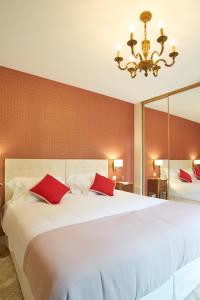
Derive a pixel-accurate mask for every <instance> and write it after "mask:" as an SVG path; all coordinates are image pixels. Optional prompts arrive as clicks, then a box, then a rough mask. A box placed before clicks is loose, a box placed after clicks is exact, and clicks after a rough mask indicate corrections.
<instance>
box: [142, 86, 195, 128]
mask: <svg viewBox="0 0 200 300" xmlns="http://www.w3.org/2000/svg"><path fill="white" fill-rule="evenodd" d="M146 107H149V108H152V109H156V110H159V111H163V112H167V111H168V103H167V99H162V100H159V101H155V102H151V103H148V104H147V105H146ZM169 112H170V114H172V115H175V116H179V117H182V118H184V119H187V120H190V121H194V122H197V123H200V88H194V89H192V90H189V91H186V92H184V93H180V94H176V95H173V96H171V97H169Z"/></svg>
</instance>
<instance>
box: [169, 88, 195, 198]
mask: <svg viewBox="0 0 200 300" xmlns="http://www.w3.org/2000/svg"><path fill="white" fill-rule="evenodd" d="M169 113H170V122H169V124H170V127H169V128H170V137H169V140H170V156H169V159H170V161H169V199H172V200H180V201H188V200H192V201H199V203H200V180H199V179H200V178H199V179H198V176H196V174H195V170H196V169H197V168H198V160H199V159H200V139H199V138H200V88H194V89H191V90H188V91H186V92H183V93H179V94H176V95H173V96H171V97H170V98H169ZM199 167H200V166H199Z"/></svg>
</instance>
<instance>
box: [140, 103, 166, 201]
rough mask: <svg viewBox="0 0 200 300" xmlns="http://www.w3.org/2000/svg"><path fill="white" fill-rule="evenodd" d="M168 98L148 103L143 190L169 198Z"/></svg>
mask: <svg viewBox="0 0 200 300" xmlns="http://www.w3.org/2000/svg"><path fill="white" fill-rule="evenodd" d="M168 104H169V103H168V98H165V99H161V100H159V101H156V102H151V103H147V104H146V105H145V106H144V110H143V119H144V124H143V125H144V127H143V128H144V149H145V152H144V158H143V162H144V168H143V192H144V194H145V195H148V196H152V197H157V198H165V199H167V198H168V158H169V144H168V135H169V123H168V122H169V116H168Z"/></svg>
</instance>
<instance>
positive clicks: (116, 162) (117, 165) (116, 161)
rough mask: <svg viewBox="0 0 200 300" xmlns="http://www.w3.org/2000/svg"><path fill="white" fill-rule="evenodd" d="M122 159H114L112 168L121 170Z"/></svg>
mask: <svg viewBox="0 0 200 300" xmlns="http://www.w3.org/2000/svg"><path fill="white" fill-rule="evenodd" d="M122 167H123V159H114V168H122Z"/></svg>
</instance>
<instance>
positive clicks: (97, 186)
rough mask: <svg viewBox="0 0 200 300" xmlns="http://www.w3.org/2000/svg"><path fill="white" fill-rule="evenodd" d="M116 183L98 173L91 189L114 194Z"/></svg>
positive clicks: (110, 194)
mask: <svg viewBox="0 0 200 300" xmlns="http://www.w3.org/2000/svg"><path fill="white" fill-rule="evenodd" d="M114 188H115V183H114V181H113V180H111V179H109V178H107V177H104V176H102V175H100V174H98V173H96V176H95V179H94V182H93V184H92V185H91V187H90V190H92V191H94V192H97V193H99V194H102V195H107V196H113V191H114Z"/></svg>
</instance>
